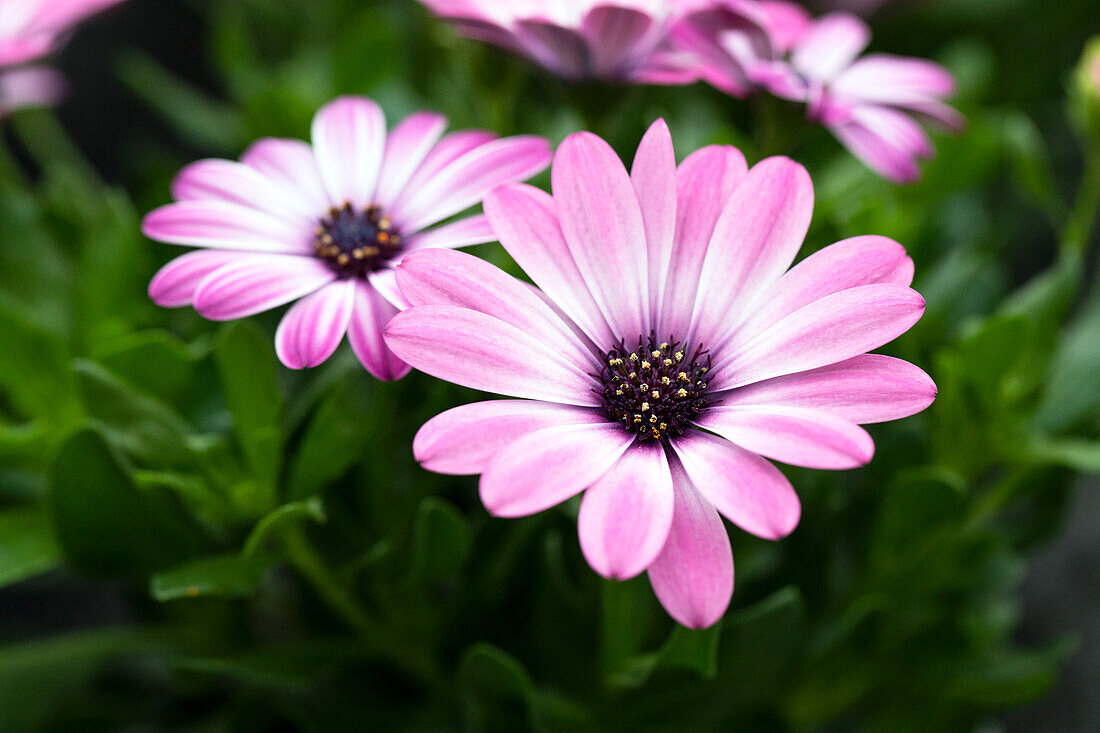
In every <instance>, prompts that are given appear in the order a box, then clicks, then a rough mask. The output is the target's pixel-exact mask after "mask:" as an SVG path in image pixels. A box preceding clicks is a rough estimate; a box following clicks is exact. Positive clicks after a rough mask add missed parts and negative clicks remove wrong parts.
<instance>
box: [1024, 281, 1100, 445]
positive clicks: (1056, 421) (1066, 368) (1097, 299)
mask: <svg viewBox="0 0 1100 733" xmlns="http://www.w3.org/2000/svg"><path fill="white" fill-rule="evenodd" d="M1098 334H1100V289H1097V290H1095V292H1094V295H1093V296H1092V298H1091V299H1090V302H1089V303H1088V305H1087V307H1086V308H1085V309H1084V310H1083V311H1082V312H1081V315H1080V316H1078V317H1077V318H1076V319H1075V320H1074V322H1073V323H1072V324H1071V325H1070V326H1069V328H1067V329H1066V330H1065V331H1064V332H1063V333H1062V336H1061V342H1060V343H1059V344H1058V348H1057V351H1056V352H1055V355H1054V359H1053V362H1052V363H1051V368H1050V375H1049V377H1048V378H1047V380H1046V384H1045V387H1044V390H1043V395H1042V399H1041V400H1040V402H1039V407H1038V410H1037V412H1036V415H1035V424H1036V425H1037V426H1038V427H1039V429H1041V430H1043V431H1045V432H1059V431H1062V430H1066V429H1068V428H1070V427H1072V426H1074V425H1075V424H1077V423H1080V422H1082V421H1085V420H1087V419H1088V418H1089V417H1090V416H1091V415H1094V414H1096V412H1097V411H1098V410H1100V389H1096V373H1097V365H1098V364H1100V337H1098Z"/></svg>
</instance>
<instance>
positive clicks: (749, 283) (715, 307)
mask: <svg viewBox="0 0 1100 733" xmlns="http://www.w3.org/2000/svg"><path fill="white" fill-rule="evenodd" d="M813 206H814V192H813V184H812V183H811V182H810V175H809V174H808V173H807V172H806V169H805V168H803V167H802V166H801V165H799V164H798V163H795V162H794V161H792V160H790V159H788V158H778V157H777V158H768V159H766V160H764V161H762V162H760V163H757V164H756V165H754V166H753V167H752V169H751V170H750V171H749V172H748V174H747V175H746V176H745V179H744V180H743V181H742V182H741V184H740V185H739V186H738V187H737V188H736V189H735V190H734V192H733V194H732V195H731V196H730V198H729V200H728V202H727V203H726V206H725V208H724V209H723V210H722V215H721V216H720V217H719V219H718V222H717V224H715V227H714V235H713V236H712V237H711V241H710V245H709V246H708V248H707V255H706V259H705V260H704V263H703V271H702V275H701V277H700V278H699V295H698V299H697V300H696V303H695V323H694V326H693V329H692V332H693V334H694V338H693V339H690V340H691V341H692V343H703V344H705V345H707V346H710V345H712V344H715V343H719V342H721V341H722V340H723V337H724V335H725V334H726V333H727V332H728V331H729V330H730V329H731V328H732V327H733V326H734V325H736V314H737V313H739V312H740V311H741V310H743V309H744V308H745V307H746V306H748V305H749V304H750V303H752V302H753V301H754V300H755V299H756V297H757V295H758V294H759V293H761V292H763V291H764V290H766V289H767V288H768V287H769V286H771V285H772V284H773V283H775V281H776V280H778V279H779V276H780V275H782V274H783V273H784V272H785V271H786V269H787V268H788V267H789V266H790V264H791V262H792V261H793V260H794V257H795V255H796V254H797V253H798V250H799V248H800V247H801V246H802V240H803V239H804V238H805V236H806V232H807V230H808V229H809V227H810V217H811V216H812V215H813Z"/></svg>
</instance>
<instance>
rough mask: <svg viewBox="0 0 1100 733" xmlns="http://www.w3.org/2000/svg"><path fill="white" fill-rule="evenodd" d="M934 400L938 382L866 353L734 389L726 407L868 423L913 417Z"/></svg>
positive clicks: (910, 367) (887, 358) (916, 370)
mask: <svg viewBox="0 0 1100 733" xmlns="http://www.w3.org/2000/svg"><path fill="white" fill-rule="evenodd" d="M935 398H936V385H935V383H934V382H933V381H932V379H931V378H930V377H929V376H928V375H927V374H925V373H924V372H923V371H921V370H920V369H919V368H917V367H915V366H913V365H912V364H910V363H909V362H907V361H902V360H901V359H895V358H893V357H890V356H882V355H880V354H863V355H861V356H856V357H854V358H852V359H848V360H847V361H842V362H839V363H837V364H830V365H829V366H824V367H820V368H818V369H813V370H811V371H807V372H800V373H798V374H791V375H788V376H784V377H775V378H774V379H769V380H766V381H763V382H757V383H755V384H750V385H748V386H746V387H741V388H739V389H735V390H733V391H732V392H729V393H727V394H726V395H724V398H723V401H722V404H723V405H786V406H789V407H803V408H808V409H813V410H822V411H825V412H829V413H832V414H833V415H836V416H838V417H841V418H843V419H845V420H850V421H851V422H855V423H861V424H867V423H876V422H885V421H887V420H899V419H901V418H903V417H909V416H910V415H913V414H916V413H918V412H920V411H921V410H923V409H924V408H926V407H928V406H929V405H930V404H932V401H933V400H934V399H935Z"/></svg>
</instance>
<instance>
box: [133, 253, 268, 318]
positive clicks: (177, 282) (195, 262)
mask: <svg viewBox="0 0 1100 733" xmlns="http://www.w3.org/2000/svg"><path fill="white" fill-rule="evenodd" d="M241 256H242V255H241V253H240V252H233V251H230V250H224V249H210V250H206V249H200V250H198V251H196V252H188V253H187V254H185V255H181V256H179V257H177V258H175V259H174V260H172V261H171V262H169V263H168V264H167V265H165V266H164V267H162V268H160V270H158V271H157V274H156V275H153V279H152V280H151V281H150V282H149V298H150V299H151V300H152V301H153V302H154V303H156V304H157V305H159V306H163V307H165V308H179V307H180V306H184V305H191V303H192V301H193V300H194V297H195V288H197V287H198V285H199V283H200V282H202V280H203V279H204V278H205V277H206V276H207V275H209V274H210V273H212V272H213V271H214V270H217V269H218V268H219V267H222V266H223V265H227V264H229V263H230V262H232V261H233V260H235V259H237V258H238V257H241ZM243 256H245V257H247V256H248V255H243Z"/></svg>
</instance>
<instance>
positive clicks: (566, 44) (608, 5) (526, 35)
mask: <svg viewBox="0 0 1100 733" xmlns="http://www.w3.org/2000/svg"><path fill="white" fill-rule="evenodd" d="M420 1H421V2H422V3H423V4H424V5H426V6H427V7H428V8H429V9H430V10H432V11H433V12H434V13H435V14H436V15H438V16H440V17H442V18H444V19H446V20H448V21H450V22H451V23H453V24H454V25H455V26H456V27H457V28H458V30H459V32H461V33H462V34H463V35H466V36H468V37H470V38H475V39H477V40H481V41H486V42H488V43H492V44H493V45H496V46H500V47H502V48H505V49H507V50H509V51H512V52H513V53H516V54H519V55H521V56H525V57H527V58H528V59H530V60H532V61H534V62H535V63H537V64H540V65H542V66H544V67H546V68H547V69H549V70H550V71H551V72H553V73H554V74H557V75H558V76H561V77H564V78H566V79H570V80H574V81H576V80H581V79H604V80H610V81H624V82H625V81H630V82H645V83H658V84H686V83H689V82H691V81H694V80H695V79H696V76H695V74H694V73H693V72H692V71H691V70H690V69H686V68H683V67H682V66H681V65H680V64H679V63H678V59H677V55H676V54H675V53H673V52H672V51H671V49H669V47H668V45H667V42H666V41H667V38H666V35H667V32H668V29H669V27H670V25H671V23H672V22H673V20H674V18H675V17H676V16H677V15H678V14H679V13H681V12H683V10H684V9H685V8H689V7H693V6H695V5H697V4H699V3H701V2H705V1H706V0H509V1H508V2H501V0H420Z"/></svg>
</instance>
